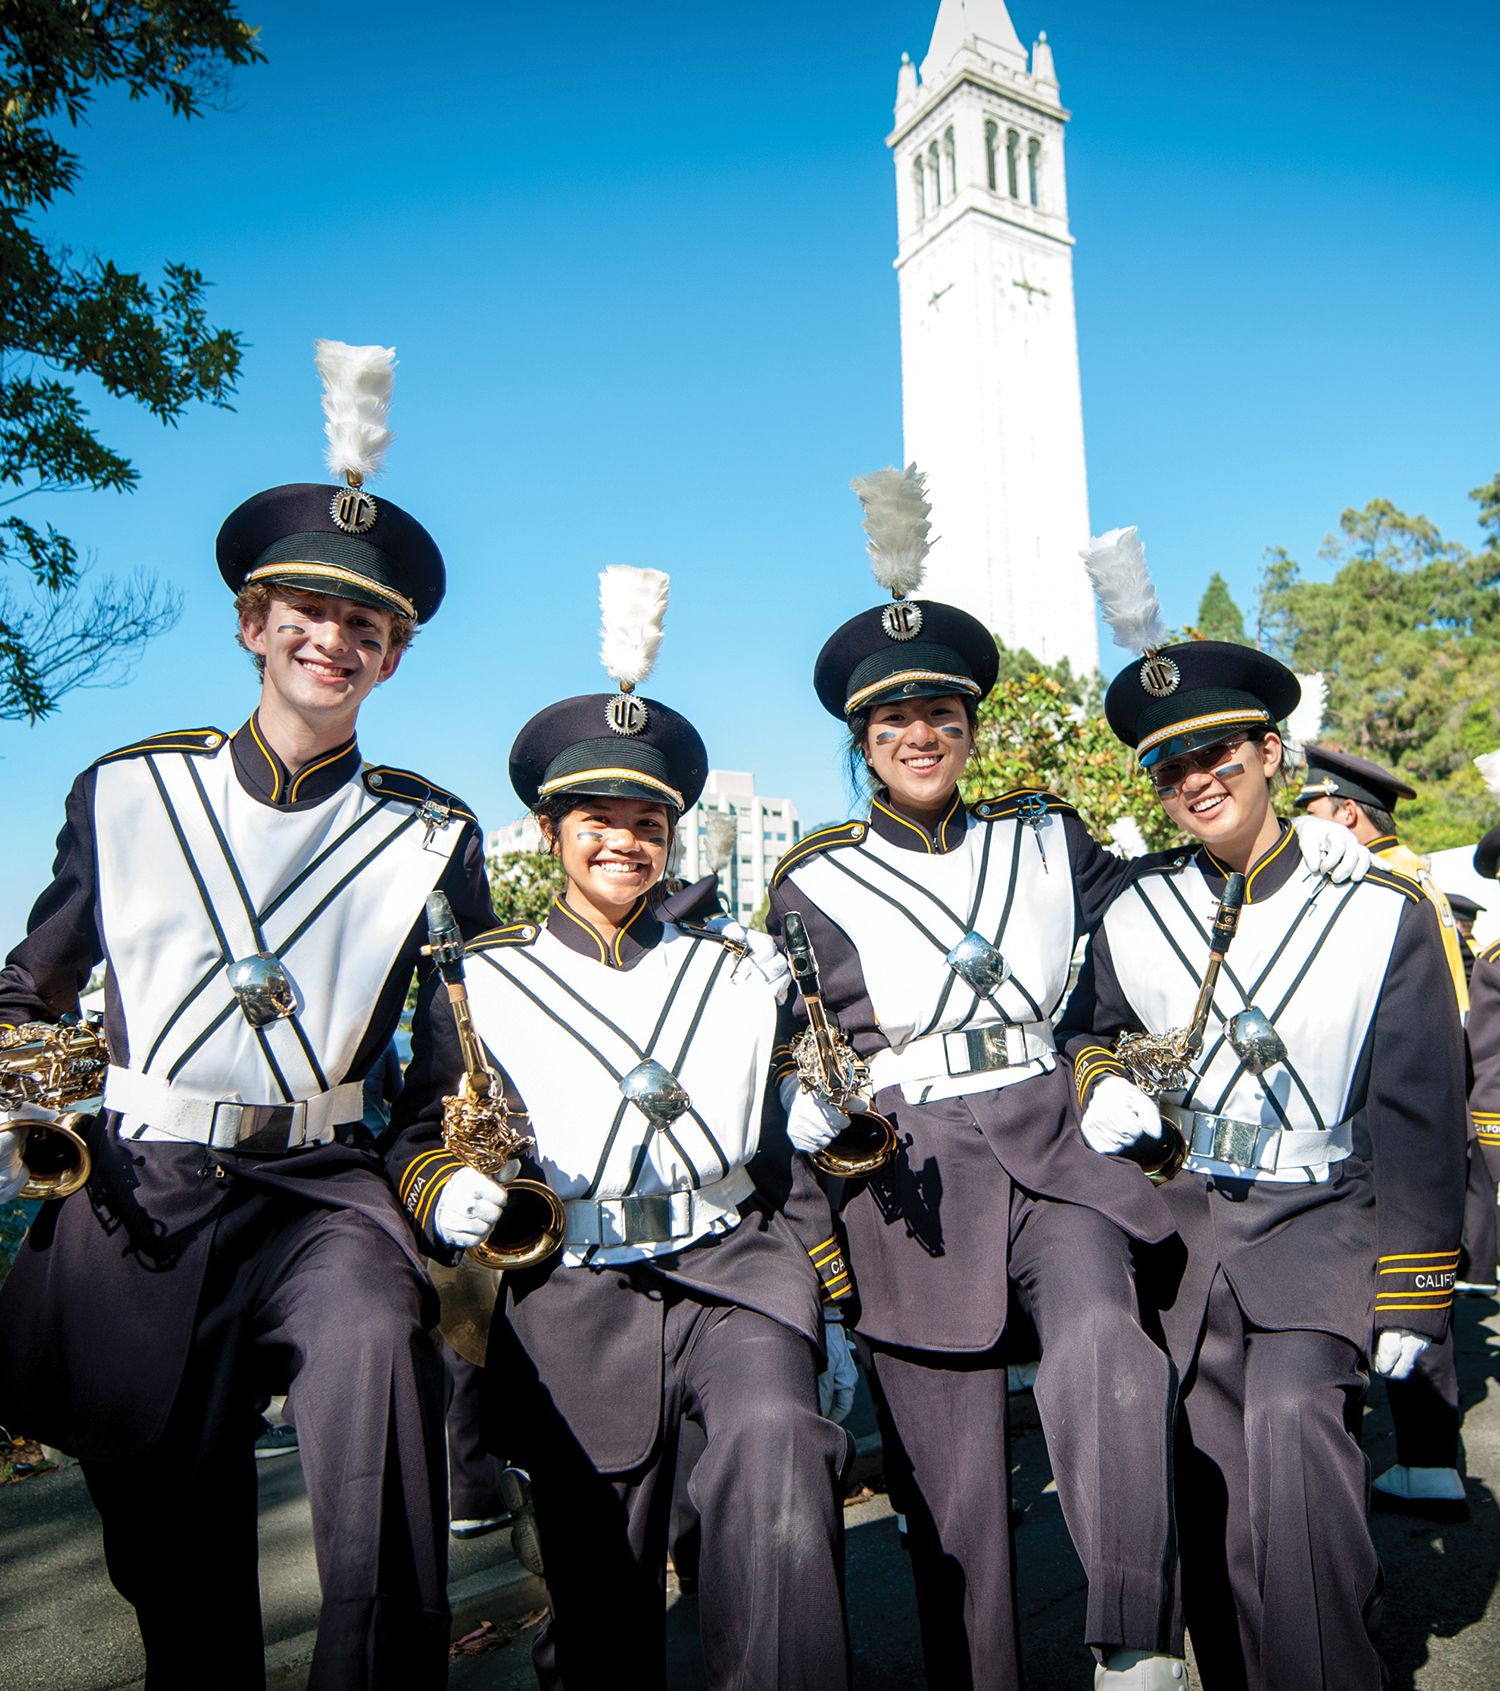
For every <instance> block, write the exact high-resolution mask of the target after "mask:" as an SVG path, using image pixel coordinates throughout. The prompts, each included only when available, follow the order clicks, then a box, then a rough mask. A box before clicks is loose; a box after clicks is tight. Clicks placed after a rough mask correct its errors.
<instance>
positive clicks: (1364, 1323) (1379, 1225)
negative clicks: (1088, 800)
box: [1058, 530, 1464, 1691]
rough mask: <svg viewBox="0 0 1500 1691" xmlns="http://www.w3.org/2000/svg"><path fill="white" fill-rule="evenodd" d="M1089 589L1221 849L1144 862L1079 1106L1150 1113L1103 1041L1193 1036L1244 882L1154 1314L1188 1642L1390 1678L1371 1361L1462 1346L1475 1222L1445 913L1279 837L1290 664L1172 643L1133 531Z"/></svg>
mask: <svg viewBox="0 0 1500 1691" xmlns="http://www.w3.org/2000/svg"><path fill="white" fill-rule="evenodd" d="M1119 532H1120V531H1117V536H1118V534H1119ZM1123 533H1124V535H1125V536H1126V537H1128V538H1129V540H1130V541H1132V542H1133V535H1134V531H1132V530H1126V531H1123ZM1107 538H1116V537H1107ZM1090 573H1091V574H1092V575H1093V576H1094V579H1095V585H1096V590H1097V591H1098V592H1099V596H1100V599H1101V603H1102V605H1103V608H1104V612H1105V615H1106V617H1107V619H1108V620H1109V621H1110V622H1111V623H1112V625H1113V626H1114V627H1115V630H1116V639H1117V641H1118V642H1119V643H1120V644H1122V645H1128V646H1130V647H1131V648H1132V649H1134V650H1135V651H1136V652H1137V653H1142V654H1143V656H1144V661H1143V662H1140V663H1138V664H1132V665H1130V666H1129V667H1128V668H1127V669H1125V670H1123V671H1122V672H1121V673H1120V674H1119V675H1118V676H1117V677H1116V678H1115V680H1114V681H1113V683H1112V684H1111V685H1110V688H1109V691H1108V694H1107V695H1106V699H1105V710H1106V713H1107V715H1108V717H1109V721H1110V725H1111V727H1112V728H1113V729H1114V731H1115V733H1116V734H1117V735H1118V736H1119V737H1120V739H1121V740H1122V741H1124V743H1125V744H1126V745H1128V746H1132V747H1134V748H1135V749H1136V752H1137V754H1138V756H1139V758H1140V761H1141V764H1142V766H1143V767H1144V768H1145V769H1146V770H1147V771H1148V772H1149V774H1150V777H1151V780H1152V782H1153V784H1154V785H1155V787H1156V791H1157V794H1158V796H1159V798H1160V800H1161V803H1162V806H1163V808H1164V809H1165V810H1166V813H1167V815H1168V816H1169V817H1170V818H1171V819H1172V821H1173V822H1175V823H1176V824H1177V825H1178V826H1179V827H1180V828H1182V829H1183V830H1184V832H1186V833H1188V834H1190V835H1191V836H1192V837H1193V838H1194V839H1196V840H1198V841H1200V842H1201V844H1200V845H1199V847H1198V849H1196V850H1187V849H1183V850H1176V851H1166V852H1158V853H1154V854H1152V855H1151V856H1149V857H1146V858H1143V859H1139V860H1137V868H1138V871H1139V872H1138V874H1137V876H1136V878H1135V880H1134V881H1133V883H1132V885H1131V886H1130V887H1129V888H1128V889H1127V890H1126V891H1125V892H1124V893H1123V894H1122V895H1121V896H1120V897H1119V898H1118V899H1117V900H1116V901H1115V902H1114V904H1113V905H1111V907H1110V908H1109V910H1108V911H1107V912H1106V913H1105V917H1104V921H1103V923H1102V925H1101V927H1100V928H1099V930H1098V931H1097V932H1096V933H1095V934H1094V936H1093V937H1092V939H1091V940H1090V943H1089V951H1088V955H1087V958H1086V961H1085V964H1084V968H1083V972H1082V975H1081V976H1080V979H1079V982H1078V986H1077V989H1076V991H1075V993H1074V994H1073V997H1072V999H1071V1000H1070V1002H1069V1006H1068V1009H1067V1011H1066V1013H1065V1015H1064V1017H1063V1020H1062V1022H1061V1024H1060V1026H1059V1030H1058V1032H1059V1037H1060V1038H1062V1039H1063V1040H1064V1042H1065V1044H1066V1048H1067V1050H1068V1051H1069V1053H1070V1054H1071V1055H1072V1056H1073V1058H1074V1060H1075V1062H1076V1064H1077V1071H1078V1076H1079V1084H1080V1089H1081V1092H1082V1095H1083V1098H1084V1102H1085V1107H1086V1115H1087V1110H1088V1108H1091V1107H1092V1102H1093V1100H1094V1098H1096V1097H1097V1096H1098V1095H1099V1094H1100V1093H1101V1092H1102V1091H1103V1090H1104V1089H1105V1088H1106V1087H1111V1088H1113V1089H1114V1090H1115V1091H1116V1093H1117V1095H1120V1096H1122V1097H1123V1096H1124V1095H1125V1094H1133V1095H1134V1101H1135V1108H1136V1110H1137V1111H1138V1113H1139V1114H1140V1115H1142V1116H1147V1117H1153V1116H1154V1115H1155V1113H1156V1105H1155V1104H1154V1103H1153V1102H1152V1101H1151V1099H1150V1098H1148V1097H1147V1096H1146V1095H1145V1093H1143V1092H1140V1091H1139V1090H1137V1089H1136V1088H1135V1087H1134V1086H1133V1085H1132V1083H1131V1082H1130V1081H1129V1080H1128V1079H1126V1078H1125V1074H1126V1070H1125V1069H1124V1067H1123V1066H1122V1064H1121V1062H1120V1061H1119V1060H1118V1059H1117V1057H1116V1056H1115V1054H1114V1052H1113V1050H1112V1044H1113V1041H1114V1040H1115V1037H1116V1036H1117V1035H1118V1034H1120V1033H1122V1032H1125V1031H1129V1030H1141V1031H1144V1032H1146V1033H1149V1034H1155V1035H1166V1034H1169V1033H1170V1032H1172V1031H1174V1030H1177V1029H1182V1028H1185V1027H1186V1026H1187V1025H1188V1024H1189V1023H1190V1022H1191V1021H1192V1019H1193V1012H1194V1005H1195V1001H1196V1000H1197V999H1198V996H1199V989H1200V974H1199V971H1200V970H1201V969H1202V968H1203V967H1204V959H1205V958H1206V955H1207V951H1208V938H1209V925H1210V923H1211V922H1212V921H1213V919H1214V914H1215V908H1216V905H1217V904H1218V901H1219V899H1220V897H1221V895H1222V894H1223V893H1224V891H1225V888H1226V885H1227V878H1228V877H1229V876H1230V875H1231V874H1239V875H1242V876H1244V877H1245V881H1246V887H1247V890H1246V899H1245V904H1244V908H1243V911H1242V912H1241V914H1240V917H1239V929H1238V937H1237V938H1236V939H1235V941H1234V948H1233V951H1232V952H1231V953H1230V954H1229V955H1228V957H1227V959H1226V961H1225V963H1224V966H1223V970H1222V973H1221V974H1220V976H1219V981H1218V984H1217V985H1216V987H1215V989H1214V992H1213V995H1212V999H1211V1004H1210V1006H1209V1010H1210V1014H1209V1023H1208V1031H1207V1036H1206V1044H1205V1046H1204V1048H1203V1051H1202V1053H1201V1057H1200V1058H1199V1059H1198V1060H1196V1061H1195V1062H1194V1064H1193V1069H1194V1071H1195V1072H1196V1076H1197V1078H1195V1079H1194V1080H1193V1081H1192V1083H1191V1084H1190V1085H1189V1086H1188V1087H1187V1088H1186V1090H1185V1091H1181V1092H1177V1093H1173V1094H1169V1095H1168V1096H1169V1097H1170V1100H1171V1101H1170V1103H1169V1105H1168V1106H1167V1107H1166V1111H1165V1113H1166V1115H1167V1116H1168V1117H1169V1118H1170V1119H1171V1120H1172V1121H1174V1122H1175V1123H1177V1124H1178V1125H1179V1127H1180V1129H1181V1132H1182V1135H1183V1137H1184V1139H1185V1141H1186V1144H1187V1148H1188V1152H1189V1155H1188V1158H1187V1164H1186V1167H1185V1168H1184V1169H1183V1171H1182V1172H1181V1173H1179V1174H1178V1175H1177V1176H1176V1178H1175V1179H1173V1180H1171V1181H1170V1182H1169V1183H1168V1184H1166V1185H1164V1186H1163V1187H1162V1188H1161V1189H1160V1196H1161V1198H1162V1199H1163V1200H1164V1201H1165V1203H1166V1205H1167V1207H1168V1209H1169V1210H1170V1212H1171V1214H1172V1217H1173V1219H1174V1220H1175V1222H1176V1224H1177V1230H1178V1233H1179V1234H1180V1236H1181V1238H1182V1240H1183V1241H1184V1243H1185V1244H1186V1246H1187V1250H1188V1259H1187V1266H1186V1270H1185V1273H1184V1275H1183V1277H1182V1279H1181V1282H1180V1284H1179V1286H1178V1287H1177V1288H1176V1291H1175V1296H1169V1298H1168V1299H1167V1307H1166V1308H1165V1310H1164V1312H1163V1318H1162V1319H1163V1324H1164V1328H1165V1333H1166V1337H1167V1340H1168V1343H1169V1345H1170V1348H1171V1351H1172V1356H1173V1358H1174V1360H1175V1361H1176V1363H1177V1366H1178V1369H1179V1370H1180V1372H1181V1376H1182V1380H1183V1389H1182V1401H1181V1410H1180V1414H1179V1456H1178V1463H1177V1486H1176V1497H1177V1521H1178V1533H1179V1537H1180V1543H1181V1565H1182V1585H1183V1601H1184V1607H1185V1610H1186V1618H1187V1623H1188V1627H1189V1629H1190V1631H1191V1633H1192V1637H1193V1646H1194V1650H1195V1653H1196V1656H1197V1660H1198V1665H1199V1669H1200V1671H1201V1673H1202V1675H1203V1681H1204V1684H1205V1685H1206V1686H1208V1687H1209V1688H1210V1691H1215V1688H1217V1687H1243V1686H1247V1685H1248V1686H1249V1687H1250V1688H1251V1691H1256V1688H1258V1687H1261V1686H1266V1687H1270V1686H1274V1687H1276V1688H1277V1691H1296V1688H1297V1687H1315V1686H1316V1687H1323V1686H1337V1687H1348V1688H1350V1691H1354V1688H1356V1687H1358V1688H1359V1691H1376V1687H1377V1686H1379V1685H1380V1684H1381V1683H1382V1682H1383V1673H1382V1669H1381V1665H1380V1662H1379V1660H1378V1658H1377V1656H1376V1653H1375V1648H1374V1645H1373V1643H1372V1641H1371V1631H1372V1630H1373V1629H1374V1627H1375V1625H1376V1624H1378V1618H1379V1608H1380V1590H1381V1581H1380V1569H1379V1564H1378V1562H1377V1559H1376V1555H1375V1550H1374V1546H1373V1545H1372V1544H1371V1542H1370V1535H1369V1529H1368V1527H1367V1525H1366V1520H1365V1488H1366V1470H1365V1462H1364V1457H1363V1455H1362V1454H1361V1451H1360V1447H1359V1420H1360V1413H1361V1408H1362V1405H1363V1400H1364V1394H1365V1387H1366V1383H1367V1378H1368V1376H1367V1372H1366V1369H1367V1365H1368V1362H1369V1361H1373V1364H1374V1366H1375V1368H1376V1370H1377V1371H1378V1372H1379V1373H1381V1374H1383V1375H1385V1376H1387V1377H1388V1378H1394V1379H1400V1378H1404V1377H1405V1376H1406V1375H1408V1374H1409V1373H1410V1371H1411V1368H1412V1365H1413V1363H1414V1361H1415V1360H1416V1358H1417V1356H1418V1355H1419V1354H1420V1353H1421V1352H1422V1350H1424V1349H1425V1348H1426V1347H1427V1346H1428V1345H1429V1344H1431V1343H1432V1342H1433V1341H1434V1340H1437V1339H1440V1338H1441V1337H1442V1336H1443V1334H1444V1332H1445V1331H1446V1330H1447V1325H1448V1319H1449V1308H1450V1304H1451V1299H1452V1287H1453V1278H1454V1268H1455V1264H1456V1262H1457V1255H1458V1235H1459V1226H1460V1221H1461V1216H1462V1205H1463V1183H1464V1177H1463V1112H1464V1099H1463V1072H1464V1071H1463V1044H1462V1033H1461V1029H1460V1025H1459V1018H1458V1010H1457V1005H1456V1002H1455V998H1454V993H1453V987H1452V982H1451V979H1450V976H1449V971H1448V965H1447V960H1446V957H1445V954H1444V950H1443V945H1442V938H1441V929H1440V925H1439V922H1438V919H1437V916H1436V913H1435V910H1434V907H1433V905H1432V903H1431V902H1430V901H1429V900H1428V899H1426V898H1425V897H1424V896H1423V894H1422V892H1421V889H1420V888H1419V887H1418V886H1417V885H1416V883H1415V882H1413V881H1410V880H1408V879H1407V878H1406V877H1405V876H1403V875H1400V874H1396V873H1393V872H1392V871H1391V870H1389V869H1386V868H1384V867H1382V866H1376V867H1374V868H1372V869H1371V870H1370V871H1369V873H1368V874H1367V875H1365V877H1364V878H1363V879H1362V880H1360V881H1359V882H1357V883H1356V884H1353V885H1348V886H1334V885H1331V884H1330V883H1329V882H1328V881H1327V880H1326V879H1324V878H1322V877H1321V876H1318V875H1316V874H1314V873H1312V872H1311V871H1310V866H1309V864H1308V862H1307V861H1306V859H1305V857H1304V854H1303V850H1302V848H1301V844H1300V842H1299V840H1298V838H1297V837H1296V836H1295V835H1294V834H1293V833H1292V832H1291V831H1290V830H1288V829H1287V828H1286V827H1285V825H1284V824H1283V823H1281V822H1280V821H1279V820H1278V818H1277V816H1276V813H1275V811H1274V809H1273V808H1272V804H1271V792H1272V782H1273V779H1274V778H1275V776H1276V774H1277V772H1278V770H1279V768H1280V764H1281V759H1282V742H1281V739H1280V737H1279V735H1278V733H1277V730H1276V724H1277V722H1278V721H1280V720H1282V719H1284V718H1285V717H1286V716H1287V715H1288V714H1289V713H1290V712H1291V710H1292V709H1293V707H1294V706H1295V705H1296V703H1297V700H1298V696H1299V691H1300V690H1299V687H1298V684H1297V679H1296V677H1295V676H1294V675H1292V673H1291V672H1290V671H1289V670H1287V669H1285V668H1283V666H1282V665H1281V664H1279V663H1277V662H1276V661H1275V660H1274V659H1272V658H1270V657H1268V656H1266V655H1264V654H1263V653H1260V652H1258V651H1255V650H1253V649H1252V648H1249V647H1245V646H1236V645H1225V644H1221V643H1219V642H1216V641H1194V642H1189V643H1187V644H1182V645H1174V646H1167V645H1164V644H1163V641H1164V640H1165V637H1166V630H1165V627H1164V625H1163V624H1162V623H1161V620H1160V616H1159V612H1158V609H1157V605H1156V598H1155V594H1154V591H1153V590H1152V589H1151V586H1150V579H1149V577H1148V576H1147V575H1146V572H1145V562H1144V556H1143V554H1141V553H1140V550H1139V546H1138V543H1135V544H1133V545H1127V544H1125V543H1119V544H1117V545H1115V546H1114V547H1112V548H1103V549H1101V551H1100V552H1099V553H1097V554H1096V556H1095V558H1094V559H1093V560H1092V562H1091V564H1090ZM1252 1010H1253V1011H1254V1012H1255V1014H1254V1015H1250V1014H1249V1012H1251V1011H1252ZM1237 1017H1241V1018H1243V1019H1240V1020H1231V1018H1237ZM1267 1024H1269V1025H1267Z"/></svg>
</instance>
